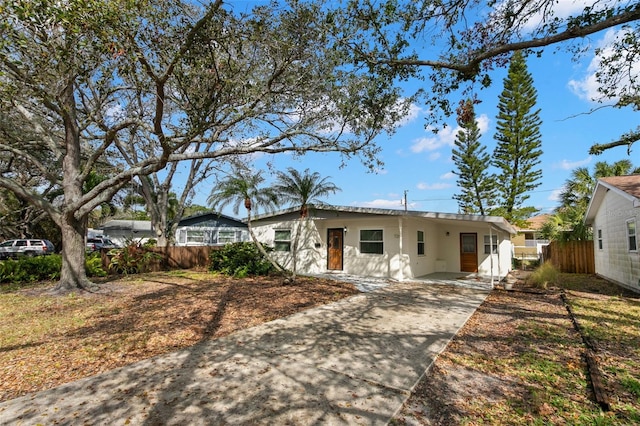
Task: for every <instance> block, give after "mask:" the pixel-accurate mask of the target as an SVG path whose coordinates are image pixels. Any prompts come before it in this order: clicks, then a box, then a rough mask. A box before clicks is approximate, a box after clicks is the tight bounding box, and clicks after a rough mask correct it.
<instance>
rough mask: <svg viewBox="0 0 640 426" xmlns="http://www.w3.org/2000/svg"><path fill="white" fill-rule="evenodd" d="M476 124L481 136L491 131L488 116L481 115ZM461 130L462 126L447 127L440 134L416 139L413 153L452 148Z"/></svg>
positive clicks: (429, 129) (412, 147)
mask: <svg viewBox="0 0 640 426" xmlns="http://www.w3.org/2000/svg"><path fill="white" fill-rule="evenodd" d="M476 122H477V123H478V129H479V130H480V135H483V134H484V133H486V132H487V130H489V123H490V119H489V117H487V115H486V114H481V115H479V116H478V117H477V118H476ZM427 130H428V131H432V130H433V128H428V129H427ZM460 130H461V127H460V126H456V127H452V126H447V127H445V128H444V129H440V130H439V131H438V133H435V134H434V135H433V136H429V137H423V138H418V139H415V140H414V141H413V144H412V145H411V151H413V152H415V153H416V154H419V153H421V152H431V151H437V150H439V149H440V148H443V147H452V146H454V144H455V142H456V135H457V134H458V132H459V131H460ZM438 157H439V156H438ZM438 157H436V158H438Z"/></svg>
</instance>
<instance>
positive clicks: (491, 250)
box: [489, 226, 500, 289]
mask: <svg viewBox="0 0 640 426" xmlns="http://www.w3.org/2000/svg"><path fill="white" fill-rule="evenodd" d="M492 230H493V227H492V226H489V256H490V258H491V259H490V261H489V268H491V289H493V288H494V285H493V234H492V233H491V231H492ZM497 243H498V236H497V235H496V244H497ZM498 253H500V250H498ZM498 256H500V255H499V254H498ZM498 262H500V259H498Z"/></svg>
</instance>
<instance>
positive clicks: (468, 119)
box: [452, 99, 495, 215]
mask: <svg viewBox="0 0 640 426" xmlns="http://www.w3.org/2000/svg"><path fill="white" fill-rule="evenodd" d="M457 120H458V125H459V126H460V127H461V129H460V131H459V132H458V134H457V135H456V140H455V147H454V148H453V149H452V159H453V162H454V164H455V165H456V169H455V170H453V173H454V174H455V175H457V176H458V179H457V180H456V183H457V184H458V188H459V189H460V192H459V193H458V194H455V195H454V196H453V198H454V199H455V200H457V201H458V206H459V208H460V210H461V211H462V212H463V213H465V214H473V213H479V214H481V215H485V214H487V212H488V209H489V206H490V204H489V203H490V200H491V199H492V198H493V195H494V194H493V190H494V189H495V185H494V177H493V176H491V175H490V174H489V166H490V165H491V157H490V156H489V154H488V153H487V147H486V146H484V145H482V143H481V142H480V128H479V127H478V123H477V121H476V114H475V109H474V102H473V100H471V99H466V100H465V101H463V102H461V104H460V106H459V107H458V117H457Z"/></svg>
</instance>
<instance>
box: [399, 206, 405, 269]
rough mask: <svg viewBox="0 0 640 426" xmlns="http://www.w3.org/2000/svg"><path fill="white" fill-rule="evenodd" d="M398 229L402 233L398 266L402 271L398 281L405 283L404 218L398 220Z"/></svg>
mask: <svg viewBox="0 0 640 426" xmlns="http://www.w3.org/2000/svg"><path fill="white" fill-rule="evenodd" d="M398 228H399V230H398V231H399V233H400V238H399V239H400V241H398V252H399V258H398V266H399V267H400V271H399V273H398V278H399V279H398V281H404V253H403V251H402V240H403V239H404V234H403V230H402V217H400V218H398Z"/></svg>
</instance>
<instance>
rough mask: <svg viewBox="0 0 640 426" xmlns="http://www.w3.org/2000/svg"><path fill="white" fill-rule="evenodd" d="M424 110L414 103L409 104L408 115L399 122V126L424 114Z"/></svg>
mask: <svg viewBox="0 0 640 426" xmlns="http://www.w3.org/2000/svg"><path fill="white" fill-rule="evenodd" d="M422 112H423V109H422V108H420V106H418V105H417V104H414V103H412V104H411V105H409V110H408V112H407V115H405V116H404V118H403V119H401V120H400V121H399V122H398V126H399V127H402V126H406V125H407V124H409V123H412V122H414V121H415V120H416V119H417V118H418V117H419V116H420V115H422Z"/></svg>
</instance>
